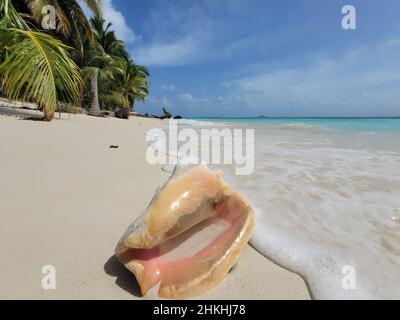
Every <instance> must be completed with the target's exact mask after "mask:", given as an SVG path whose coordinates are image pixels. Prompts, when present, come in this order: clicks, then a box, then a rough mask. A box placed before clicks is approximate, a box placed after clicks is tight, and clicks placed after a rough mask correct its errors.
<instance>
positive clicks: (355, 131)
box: [180, 118, 400, 299]
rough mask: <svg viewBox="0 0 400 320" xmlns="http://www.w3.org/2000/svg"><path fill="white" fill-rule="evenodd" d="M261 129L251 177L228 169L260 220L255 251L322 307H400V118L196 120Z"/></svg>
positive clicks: (192, 123) (197, 121) (195, 122)
mask: <svg viewBox="0 0 400 320" xmlns="http://www.w3.org/2000/svg"><path fill="white" fill-rule="evenodd" d="M180 125H181V126H182V127H188V126H189V127H193V128H196V130H198V129H199V128H210V127H215V128H243V129H246V128H252V129H254V130H255V166H254V172H253V173H252V174H251V175H248V176H238V175H236V174H235V170H234V168H233V166H230V165H227V166H224V165H222V166H220V169H221V170H222V172H223V177H224V179H225V180H226V181H227V182H228V183H230V184H231V185H232V186H233V187H235V188H236V189H237V190H239V191H240V192H242V193H243V194H244V195H245V196H246V197H247V198H248V199H249V200H250V202H251V204H252V205H253V207H254V209H255V214H256V229H255V232H254V234H253V236H252V239H251V245H252V246H253V247H254V248H255V249H256V250H258V251H259V252H260V253H262V254H263V255H265V256H266V257H267V258H269V259H271V260H273V261H274V262H276V263H278V264H279V265H281V266H283V267H284V268H287V269H289V270H292V271H294V272H296V273H298V274H299V275H301V276H302V277H303V278H304V279H305V281H306V283H307V285H308V287H309V289H310V291H311V294H312V296H313V297H314V298H316V299H384V298H388V299H400V276H399V275H400V119H394V118H241V119H238V118H195V119H192V120H182V121H181V122H180Z"/></svg>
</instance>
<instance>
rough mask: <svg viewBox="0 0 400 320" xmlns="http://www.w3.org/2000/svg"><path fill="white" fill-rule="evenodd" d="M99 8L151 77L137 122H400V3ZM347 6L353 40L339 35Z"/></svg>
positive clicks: (289, 0)
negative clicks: (169, 117)
mask: <svg viewBox="0 0 400 320" xmlns="http://www.w3.org/2000/svg"><path fill="white" fill-rule="evenodd" d="M103 2H104V4H105V8H106V12H105V17H106V19H107V20H109V21H111V22H113V24H114V29H115V31H116V33H117V35H118V36H119V37H121V38H122V39H123V40H125V41H126V43H127V46H128V48H129V51H130V53H131V55H132V57H133V58H134V60H135V61H136V62H137V63H139V64H144V65H146V66H148V67H149V69H150V71H151V78H150V79H151V95H150V97H149V98H148V99H147V100H146V103H145V104H137V106H136V110H138V111H140V112H151V113H160V112H161V107H162V106H163V105H166V106H167V108H168V109H169V110H171V111H172V112H173V113H177V114H181V115H184V116H258V115H269V116H397V115H400V19H399V18H400V2H399V1H398V0H385V1H378V0H347V1H341V0H325V1H321V0H301V1H300V0H284V1H283V0H246V1H245V0H170V1H167V0H164V1H161V0H146V1H143V0H140V1H139V0H103ZM383 3H384V4H383ZM346 4H351V5H353V6H354V7H355V8H356V13H357V15H356V17H357V20H356V22H357V29H356V30H344V29H343V28H342V27H341V20H342V17H343V15H342V13H341V10H342V7H343V6H344V5H346Z"/></svg>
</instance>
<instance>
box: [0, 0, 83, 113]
mask: <svg viewBox="0 0 400 320" xmlns="http://www.w3.org/2000/svg"><path fill="white" fill-rule="evenodd" d="M0 47H1V55H2V57H3V61H2V62H1V65H0V85H1V88H2V91H3V92H4V93H5V94H6V96H7V97H8V98H9V99H13V100H16V99H23V100H33V101H35V102H36V103H37V104H38V105H39V106H40V107H42V108H43V111H44V119H45V120H47V121H50V120H52V119H53V117H54V111H55V109H56V106H57V102H58V101H60V100H62V101H65V102H71V103H74V104H75V103H76V101H77V97H78V96H79V94H78V93H79V86H80V84H81V82H82V80H81V77H80V74H79V69H78V67H77V65H76V64H75V63H74V62H73V60H72V59H71V57H70V55H69V54H68V50H69V49H70V48H69V47H68V46H66V45H65V44H63V43H62V42H61V41H59V40H57V39H55V38H54V37H52V36H50V35H49V34H46V33H43V32H39V31H35V30H31V29H30V28H29V27H28V25H27V24H26V22H25V21H24V19H22V16H21V15H20V14H19V13H18V12H17V11H16V10H15V8H14V6H13V4H12V2H11V0H2V1H1V3H0Z"/></svg>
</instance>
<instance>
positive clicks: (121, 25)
mask: <svg viewBox="0 0 400 320" xmlns="http://www.w3.org/2000/svg"><path fill="white" fill-rule="evenodd" d="M79 4H80V6H81V7H82V9H83V11H84V13H85V15H86V16H88V17H91V16H92V12H91V11H90V10H89V8H88V7H87V6H86V4H85V3H84V2H83V1H79ZM103 16H104V20H106V22H111V23H112V30H114V31H115V35H116V36H117V37H118V38H119V39H121V40H123V41H124V42H126V43H132V42H135V41H136V40H140V36H138V35H136V34H135V32H134V31H133V30H132V29H131V28H130V27H129V26H128V24H127V22H126V19H125V17H124V15H123V14H122V13H121V12H120V11H118V10H116V9H115V8H114V6H113V3H112V0H103Z"/></svg>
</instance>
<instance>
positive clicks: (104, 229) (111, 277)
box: [0, 109, 309, 299]
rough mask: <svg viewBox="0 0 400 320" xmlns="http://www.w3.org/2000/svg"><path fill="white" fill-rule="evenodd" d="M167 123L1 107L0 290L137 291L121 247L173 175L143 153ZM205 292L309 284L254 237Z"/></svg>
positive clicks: (46, 295) (70, 294) (283, 295)
mask: <svg viewBox="0 0 400 320" xmlns="http://www.w3.org/2000/svg"><path fill="white" fill-rule="evenodd" d="M2 110H3V112H1V111H2ZM2 110H0V113H4V109H2ZM26 112H28V113H29V111H26ZM9 113H10V112H8V114H9ZM33 114H34V113H33ZM161 126H163V122H162V121H160V120H155V119H143V118H131V119H130V120H118V119H114V118H107V119H104V118H94V117H89V116H84V115H72V116H71V119H70V120H68V115H63V119H61V120H58V119H56V120H54V121H53V122H50V123H45V122H38V121H29V120H21V119H17V118H16V117H12V116H4V115H3V116H0V137H1V140H0V234H1V241H0V255H1V259H0V270H1V274H0V298H2V299H14V298H23V299H61V298H64V299H91V298H93V299H137V298H138V288H137V285H136V284H135V279H134V277H133V275H131V274H130V273H129V272H128V271H127V270H125V269H124V267H123V266H122V265H120V264H119V262H118V261H116V259H115V257H114V256H113V252H114V248H115V245H116V243H117V241H118V240H119V238H120V236H121V235H122V233H123V232H124V231H125V229H126V227H127V226H128V225H129V224H130V223H131V222H132V221H133V220H134V219H135V217H137V216H138V215H139V214H140V213H141V212H142V211H143V210H144V208H145V207H146V206H147V204H148V203H149V201H150V199H151V197H152V196H153V193H154V190H155V189H156V187H157V186H158V185H160V184H161V183H162V182H163V181H164V180H165V179H167V178H168V174H166V173H164V172H162V171H161V170H160V169H161V168H160V167H158V166H156V167H155V166H150V165H149V164H147V162H146V159H145V150H146V148H147V144H146V142H145V133H146V132H147V130H148V129H150V128H154V127H161ZM110 145H118V146H119V148H118V149H110V148H109V146H110ZM44 265H53V266H54V267H55V268H56V280H57V282H56V285H57V287H56V290H47V291H46V290H43V289H42V286H41V281H42V277H43V276H44V275H43V274H42V273H41V269H42V267H43V266H44ZM201 298H203V299H308V298H309V294H308V291H307V289H306V286H305V284H304V282H303V280H302V279H301V278H300V277H299V276H297V275H295V274H293V273H291V272H289V271H287V270H284V269H282V268H280V267H279V266H277V265H275V264H273V263H272V262H270V261H269V260H267V259H265V258H264V257H263V256H261V255H260V254H258V253H257V252H256V251H254V250H253V249H252V248H251V247H250V246H248V247H247V248H246V250H245V251H244V253H243V255H242V256H241V259H240V260H239V264H238V265H237V267H236V268H235V269H234V270H233V271H232V272H231V273H230V274H229V275H228V276H227V277H226V279H225V280H224V282H223V283H222V284H221V285H220V286H219V287H218V288H216V289H214V290H212V291H210V292H208V293H207V294H205V295H204V296H202V297H201Z"/></svg>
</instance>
